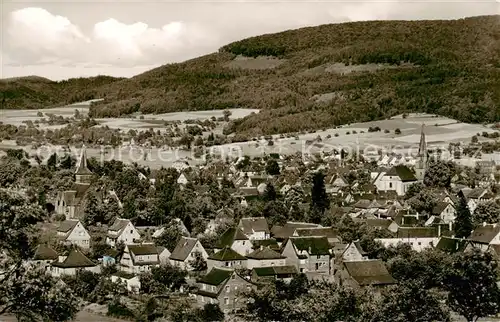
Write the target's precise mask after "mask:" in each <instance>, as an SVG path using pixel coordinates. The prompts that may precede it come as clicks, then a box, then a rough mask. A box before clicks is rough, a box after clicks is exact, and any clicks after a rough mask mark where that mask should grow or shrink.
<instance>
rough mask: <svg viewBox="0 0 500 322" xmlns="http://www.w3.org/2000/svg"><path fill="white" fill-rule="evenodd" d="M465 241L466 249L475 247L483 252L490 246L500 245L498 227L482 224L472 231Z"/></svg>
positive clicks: (499, 227) (499, 230)
mask: <svg viewBox="0 0 500 322" xmlns="http://www.w3.org/2000/svg"><path fill="white" fill-rule="evenodd" d="M467 241H468V242H469V244H468V246H467V248H472V247H475V248H479V249H481V250H483V251H486V250H487V249H488V247H489V246H490V245H500V225H498V224H486V223H483V224H482V225H480V226H478V227H476V229H474V230H473V231H472V233H471V234H470V236H469V237H468V238H467Z"/></svg>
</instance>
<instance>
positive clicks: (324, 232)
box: [295, 227, 339, 238]
mask: <svg viewBox="0 0 500 322" xmlns="http://www.w3.org/2000/svg"><path fill="white" fill-rule="evenodd" d="M295 232H296V233H297V235H298V236H299V237H309V236H325V237H326V238H338V237H339V232H338V231H337V230H336V229H334V228H332V227H318V228H297V229H296V230H295Z"/></svg>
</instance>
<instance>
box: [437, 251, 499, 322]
mask: <svg viewBox="0 0 500 322" xmlns="http://www.w3.org/2000/svg"><path fill="white" fill-rule="evenodd" d="M497 270H498V263H497V261H496V260H494V258H493V256H492V255H491V254H490V253H488V252H485V253H482V252H481V251H479V250H474V251H467V252H463V253H457V254H455V255H454V259H453V263H452V266H451V267H450V273H449V275H448V278H447V281H446V288H447V290H448V305H449V306H450V308H451V309H452V310H453V311H455V312H457V313H458V314H460V315H462V316H463V317H465V318H466V319H467V321H468V322H475V321H477V319H478V318H481V317H486V316H489V315H493V314H496V313H498V312H500V289H499V288H498V286H497V279H498V277H497Z"/></svg>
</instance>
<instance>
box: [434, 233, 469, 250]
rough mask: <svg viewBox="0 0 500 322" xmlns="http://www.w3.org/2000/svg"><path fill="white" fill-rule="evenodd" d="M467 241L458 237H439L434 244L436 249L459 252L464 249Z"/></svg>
mask: <svg viewBox="0 0 500 322" xmlns="http://www.w3.org/2000/svg"><path fill="white" fill-rule="evenodd" d="M466 245H467V241H466V240H464V239H459V238H451V237H441V238H440V239H439V242H438V243H437V245H436V248H437V249H440V250H442V251H445V252H450V253H454V252H460V251H463V250H464V249H465V246H466Z"/></svg>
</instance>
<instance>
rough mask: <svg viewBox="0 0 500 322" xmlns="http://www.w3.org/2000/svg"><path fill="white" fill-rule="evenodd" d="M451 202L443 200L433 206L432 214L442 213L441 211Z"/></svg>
mask: <svg viewBox="0 0 500 322" xmlns="http://www.w3.org/2000/svg"><path fill="white" fill-rule="evenodd" d="M448 205H449V203H447V202H444V201H441V202H438V203H437V204H436V205H435V206H434V208H432V211H431V215H437V216H439V215H441V213H442V212H443V211H444V210H445V209H446V207H448Z"/></svg>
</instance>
